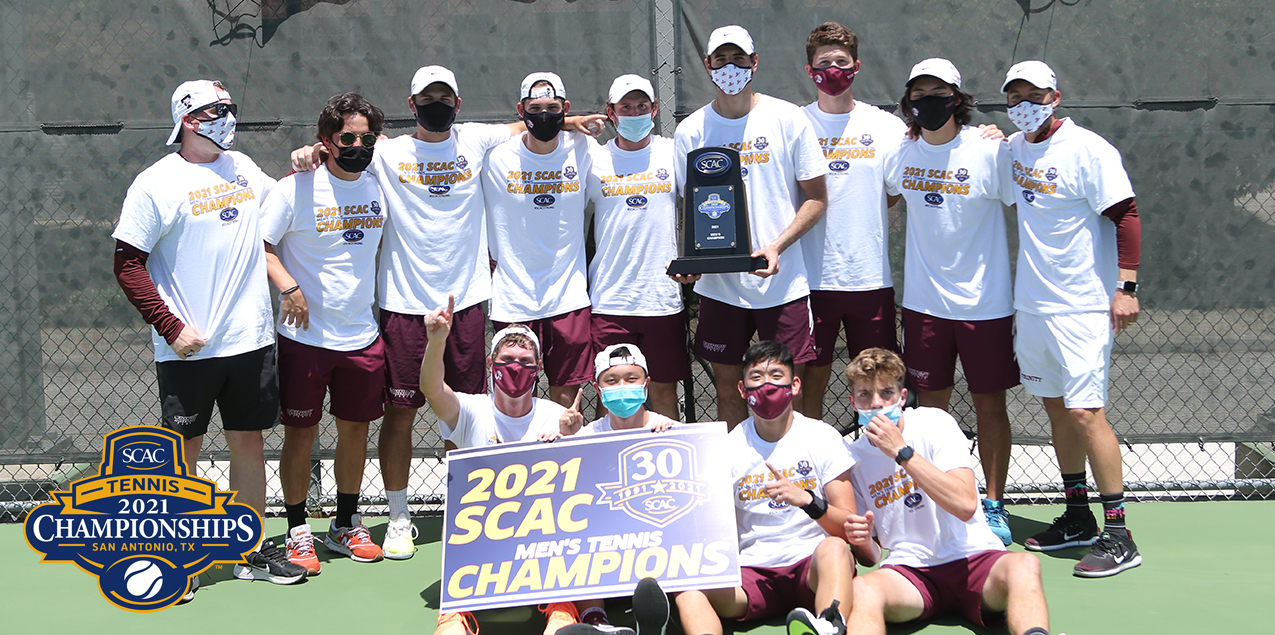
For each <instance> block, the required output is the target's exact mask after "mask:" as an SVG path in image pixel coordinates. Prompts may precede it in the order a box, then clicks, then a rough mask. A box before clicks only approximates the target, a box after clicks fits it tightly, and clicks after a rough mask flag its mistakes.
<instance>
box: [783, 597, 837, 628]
mask: <svg viewBox="0 0 1275 635" xmlns="http://www.w3.org/2000/svg"><path fill="white" fill-rule="evenodd" d="M840 606H841V601H840V600H833V601H832V606H829V607H828V608H826V609H824V610H823V612H821V613H819V617H815V616H814V614H812V613H811V612H810V611H807V610H806V609H804V608H801V607H797V608H795V609H793V610H792V611H789V612H788V635H846V621H845V619H844V618H842V617H841V610H840Z"/></svg>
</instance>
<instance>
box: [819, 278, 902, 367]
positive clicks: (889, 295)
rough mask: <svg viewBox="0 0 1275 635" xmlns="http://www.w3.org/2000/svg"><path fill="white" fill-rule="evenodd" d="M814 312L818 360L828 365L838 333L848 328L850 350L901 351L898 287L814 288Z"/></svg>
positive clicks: (850, 352)
mask: <svg viewBox="0 0 1275 635" xmlns="http://www.w3.org/2000/svg"><path fill="white" fill-rule="evenodd" d="M810 313H811V314H812V315H813V316H814V318H815V355H816V357H815V361H813V362H810V365H811V366H827V365H829V364H831V363H832V357H833V354H834V353H835V352H836V347H837V335H838V334H839V333H840V332H841V328H842V327H843V326H844V327H845V330H846V353H847V355H848V356H849V359H854V356H855V355H858V354H859V352H860V351H863V350H865V349H869V348H884V349H886V350H890V351H895V352H898V350H899V344H898V341H897V340H898V338H897V336H896V335H895V332H894V331H895V327H896V325H895V317H894V287H886V288H884V289H875V290H873V291H811V292H810Z"/></svg>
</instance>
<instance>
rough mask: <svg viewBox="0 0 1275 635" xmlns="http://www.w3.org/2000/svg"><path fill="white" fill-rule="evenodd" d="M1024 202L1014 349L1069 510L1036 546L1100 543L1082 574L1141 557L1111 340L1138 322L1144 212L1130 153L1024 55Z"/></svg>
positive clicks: (1011, 86) (1017, 93)
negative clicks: (1066, 102) (1095, 127)
mask: <svg viewBox="0 0 1275 635" xmlns="http://www.w3.org/2000/svg"><path fill="white" fill-rule="evenodd" d="M1001 88H1002V90H1004V91H1005V93H1006V100H1007V102H1008V105H1009V109H1008V114H1009V118H1010V121H1012V122H1013V123H1014V125H1015V126H1017V127H1018V128H1019V130H1021V132H1020V133H1019V134H1015V135H1014V136H1013V137H1011V138H1010V140H1009V146H1010V151H1011V153H1012V158H1013V174H1012V179H1013V183H1011V184H1009V185H1008V186H1009V187H1011V188H1013V189H1014V190H1015V191H1016V192H1017V195H1016V196H1017V208H1018V237H1019V239H1018V242H1019V251H1018V273H1017V276H1018V277H1017V279H1016V280H1015V284H1014V308H1015V309H1016V310H1017V316H1016V320H1015V322H1016V326H1017V332H1016V335H1015V341H1014V350H1015V352H1016V353H1017V355H1018V364H1019V366H1021V367H1022V380H1023V386H1024V387H1025V388H1026V389H1027V392H1029V393H1031V394H1033V395H1036V396H1038V397H1040V398H1041V399H1042V400H1043V401H1044V404H1045V412H1046V413H1047V414H1048V415H1049V423H1050V426H1051V428H1052V431H1053V437H1054V453H1055V454H1056V455H1057V456H1058V466H1059V468H1060V469H1061V471H1062V480H1063V489H1064V491H1065V492H1066V497H1067V510H1066V512H1065V513H1063V515H1062V516H1059V517H1058V518H1056V519H1055V520H1054V523H1053V526H1051V527H1050V528H1049V529H1048V530H1046V531H1044V532H1042V533H1040V534H1037V535H1035V536H1032V537H1031V538H1028V539H1027V542H1026V546H1027V548H1028V549H1033V550H1039V551H1053V550H1055V549H1064V548H1067V547H1073V546H1084V545H1093V548H1092V549H1091V550H1090V552H1089V554H1088V555H1086V556H1085V557H1084V558H1083V559H1081V561H1080V562H1079V563H1078V564H1076V567H1075V574H1076V575H1078V576H1081V577H1105V576H1110V575H1115V574H1117V573H1120V572H1121V571H1124V570H1125V569H1129V568H1132V567H1136V566H1138V565H1139V564H1141V563H1142V556H1141V554H1139V553H1138V548H1137V545H1135V544H1134V542H1133V538H1132V537H1131V536H1130V534H1129V530H1128V528H1127V527H1126V525H1125V509H1124V480H1123V476H1122V473H1121V472H1122V469H1121V468H1122V465H1121V457H1120V445H1119V443H1118V442H1117V441H1116V436H1115V434H1114V433H1112V430H1111V425H1110V424H1109V423H1108V422H1107V415H1106V410H1105V407H1104V406H1105V405H1106V402H1107V379H1108V372H1109V370H1110V363H1111V344H1112V340H1113V339H1114V336H1115V335H1119V334H1120V331H1122V330H1124V329H1125V328H1126V327H1128V326H1129V325H1130V324H1133V323H1134V322H1136V321H1137V320H1138V297H1137V289H1138V283H1137V279H1138V271H1137V270H1138V259H1139V256H1140V252H1141V241H1142V221H1141V220H1140V219H1139V218H1138V208H1137V205H1136V204H1135V202H1134V198H1133V187H1132V185H1130V183H1129V175H1128V174H1126V173H1125V170H1124V165H1123V163H1122V162H1121V159H1120V152H1119V151H1118V150H1116V149H1115V148H1114V147H1112V145H1111V144H1110V143H1107V141H1106V140H1105V139H1103V138H1102V137H1100V136H1098V135H1097V134H1094V133H1093V132H1091V131H1089V130H1086V129H1084V128H1081V127H1080V126H1078V125H1076V123H1075V122H1073V121H1072V120H1071V119H1058V118H1056V117H1055V116H1054V108H1055V107H1056V106H1057V105H1058V103H1059V102H1060V101H1061V99H1062V98H1061V92H1060V91H1059V90H1058V83H1057V79H1056V78H1055V76H1054V72H1053V70H1051V69H1050V68H1049V66H1047V65H1045V63H1044V62H1039V61H1027V62H1020V63H1018V64H1015V65H1014V66H1013V67H1011V68H1010V69H1009V73H1008V75H1007V76H1006V78H1005V83H1004V84H1003V85H1002V87H1001ZM1086 459H1088V461H1089V465H1090V466H1091V467H1092V468H1093V475H1094V481H1095V482H1096V483H1097V485H1098V492H1099V494H1100V498H1101V500H1102V507H1103V512H1104V516H1105V518H1104V525H1103V531H1102V533H1101V534H1099V533H1098V526H1097V521H1096V520H1095V519H1094V517H1093V514H1092V513H1091V512H1090V511H1089V493H1088V489H1087V488H1086V484H1085V460H1086Z"/></svg>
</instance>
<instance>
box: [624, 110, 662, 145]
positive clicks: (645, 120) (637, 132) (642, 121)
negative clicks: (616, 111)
mask: <svg viewBox="0 0 1275 635" xmlns="http://www.w3.org/2000/svg"><path fill="white" fill-rule="evenodd" d="M616 118H617V119H619V120H620V122H619V123H617V124H616V125H615V129H616V131H617V132H619V133H620V136H621V137H624V138H625V139H628V140H629V141H632V142H634V143H637V142H638V141H641V140H643V139H645V138H646V135H649V134H651V129H652V128H654V127H655V118H654V117H653V116H652V115H637V116H635V117H620V116H619V115H616Z"/></svg>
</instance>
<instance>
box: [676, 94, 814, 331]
mask: <svg viewBox="0 0 1275 635" xmlns="http://www.w3.org/2000/svg"><path fill="white" fill-rule="evenodd" d="M673 146H674V151H675V161H676V163H675V164H674V167H676V168H677V185H678V188H679V189H681V188H683V187H685V185H686V155H687V154H688V153H689V152H690V151H692V150H696V149H699V148H704V147H708V146H726V147H729V148H733V149H735V150H737V151H738V152H739V154H740V162H741V163H742V164H743V165H742V166H741V167H742V171H743V179H744V189H745V191H746V192H747V196H748V220H749V222H750V223H751V226H752V248H753V249H754V250H756V249H759V248H761V247H764V246H766V245H769V244H770V243H772V242H774V240H775V239H776V238H778V237H779V235H780V234H782V233H783V232H784V230H785V229H788V226H789V225H791V224H792V221H793V219H794V218H796V216H797V208H798V207H799V206H800V204H801V188H800V186H799V185H798V184H797V182H798V181H808V180H810V179H813V178H816V177H819V176H823V175H824V174H826V173H827V172H828V165H827V163H826V162H825V161H824V158H823V152H822V151H821V150H820V149H819V143H818V142H817V141H816V138H815V133H814V129H813V128H811V127H810V121H809V120H808V119H807V118H806V116H805V115H804V114H802V112H801V109H800V108H798V107H797V106H795V105H793V104H790V103H788V102H786V101H783V100H780V99H775V98H774V97H770V96H768V95H761V94H759V95H757V104H756V105H755V106H753V109H752V110H751V111H750V112H749V113H748V114H747V115H745V116H743V117H740V118H739V119H727V118H725V117H722V116H721V115H719V114H717V111H716V110H714V109H713V104H712V103H709V104H708V105H706V106H704V107H703V108H700V109H699V110H696V111H695V112H693V113H691V114H690V116H688V117H687V118H686V119H684V120H682V123H680V124H678V125H677V133H676V134H675V135H674V140H673ZM695 292H696V293H699V294H700V295H702V296H706V297H709V298H712V299H714V300H717V301H719V302H724V303H726V304H729V305H732V306H737V307H742V308H745V309H766V308H770V307H776V306H780V305H782V304H787V303H789V302H792V301H793V300H797V299H800V298H802V297H805V296H807V295H810V287H809V285H808V284H807V280H806V263H805V256H804V253H803V251H802V244H801V241H800V240H798V241H797V242H795V243H793V244H792V246H790V247H789V248H788V250H787V251H785V252H784V253H783V254H781V255H780V263H779V272H778V273H776V274H775V275H773V276H771V277H769V278H759V277H757V276H754V275H752V274H750V273H747V272H742V273H714V274H706V275H705V276H704V277H703V278H700V280H699V282H697V283H695Z"/></svg>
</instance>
